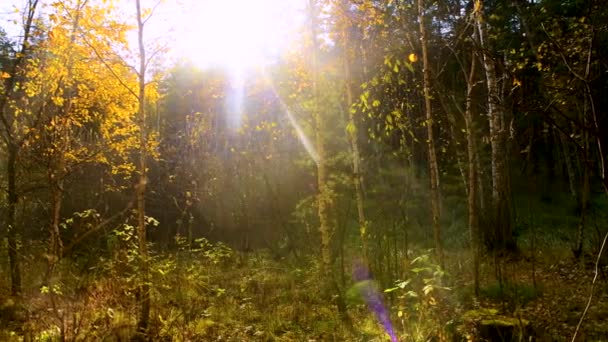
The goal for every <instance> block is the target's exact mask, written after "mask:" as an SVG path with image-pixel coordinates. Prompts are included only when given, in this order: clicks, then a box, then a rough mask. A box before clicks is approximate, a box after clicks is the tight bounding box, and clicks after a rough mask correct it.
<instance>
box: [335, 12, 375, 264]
mask: <svg viewBox="0 0 608 342" xmlns="http://www.w3.org/2000/svg"><path fill="white" fill-rule="evenodd" d="M341 10H342V11H348V2H346V1H342V9H341ZM342 20H343V21H344V22H343V23H342V25H343V26H342V40H343V44H344V57H343V59H344V61H343V63H344V79H345V90H346V110H347V111H348V112H347V115H348V126H347V127H348V129H347V133H348V137H349V140H350V146H351V151H352V163H353V185H354V188H355V200H356V202H357V218H358V222H359V236H360V238H361V245H362V249H363V258H364V259H365V261H366V262H367V261H368V257H369V255H368V254H369V248H368V242H367V234H368V232H367V221H366V220H365V207H364V197H363V186H362V183H363V182H362V179H363V174H362V173H361V157H360V154H359V142H358V139H357V137H358V127H357V122H356V120H355V114H356V110H355V109H354V108H353V85H352V82H353V81H352V76H351V71H350V61H351V58H350V51H351V50H350V45H349V43H350V37H349V35H348V30H349V28H350V22H348V20H349V19H348V17H346V16H343V18H342Z"/></svg>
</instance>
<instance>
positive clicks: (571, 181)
mask: <svg viewBox="0 0 608 342" xmlns="http://www.w3.org/2000/svg"><path fill="white" fill-rule="evenodd" d="M557 134H559V140H560V142H561V145H562V151H563V153H564V163H565V164H566V172H568V185H569V187H570V194H571V195H572V197H574V198H576V197H577V191H576V173H575V171H574V167H573V166H572V156H571V155H570V149H569V148H568V142H567V141H566V137H565V136H564V133H561V132H560V133H557Z"/></svg>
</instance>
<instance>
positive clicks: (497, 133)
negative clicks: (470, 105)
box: [475, 0, 516, 250]
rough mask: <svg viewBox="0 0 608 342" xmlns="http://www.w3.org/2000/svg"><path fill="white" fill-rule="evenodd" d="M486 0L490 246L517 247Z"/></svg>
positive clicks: (479, 6)
mask: <svg viewBox="0 0 608 342" xmlns="http://www.w3.org/2000/svg"><path fill="white" fill-rule="evenodd" d="M482 11H483V0H477V1H476V3H475V18H476V22H477V28H478V32H479V44H480V46H481V49H482V51H483V64H484V69H485V74H486V83H487V91H488V118H489V123H490V144H491V146H492V155H491V159H492V214H493V215H492V216H493V217H492V220H493V224H492V225H493V226H494V230H493V232H492V234H490V241H488V243H489V247H490V248H492V249H498V250H515V249H516V241H515V238H514V236H513V214H512V211H513V208H512V203H511V191H510V190H511V189H510V182H509V169H508V163H507V159H508V153H507V152H508V151H507V135H506V130H507V127H506V124H505V112H504V108H503V106H502V103H501V98H500V90H499V88H498V81H497V77H496V66H495V64H494V60H493V59H492V56H491V55H490V53H489V46H488V42H487V41H486V37H487V32H486V31H487V29H486V24H485V21H484V18H483V14H482Z"/></svg>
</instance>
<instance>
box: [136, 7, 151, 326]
mask: <svg viewBox="0 0 608 342" xmlns="http://www.w3.org/2000/svg"><path fill="white" fill-rule="evenodd" d="M135 6H136V9H137V41H138V45H139V75H138V76H139V89H138V90H139V94H138V95H139V96H138V100H139V101H138V102H139V103H138V104H139V106H138V116H139V134H140V137H139V167H138V169H139V170H138V171H139V181H138V183H137V185H136V186H135V192H136V196H137V235H138V239H139V254H140V257H141V270H140V272H141V276H142V277H141V281H142V283H141V285H140V289H139V295H140V300H141V303H140V304H141V306H140V309H141V310H140V316H139V321H138V323H137V328H138V331H139V333H142V334H145V333H146V332H147V330H148V324H149V318H150V285H149V279H150V277H149V274H148V273H149V270H148V267H149V266H148V244H147V240H146V216H145V215H146V209H145V205H146V198H145V195H146V182H147V179H146V150H147V136H146V110H145V105H146V49H145V47H144V22H143V18H142V13H141V3H140V0H136V1H135Z"/></svg>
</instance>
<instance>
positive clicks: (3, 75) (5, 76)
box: [0, 71, 11, 78]
mask: <svg viewBox="0 0 608 342" xmlns="http://www.w3.org/2000/svg"><path fill="white" fill-rule="evenodd" d="M0 78H11V75H10V74H9V73H8V72H4V71H3V72H2V73H0Z"/></svg>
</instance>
